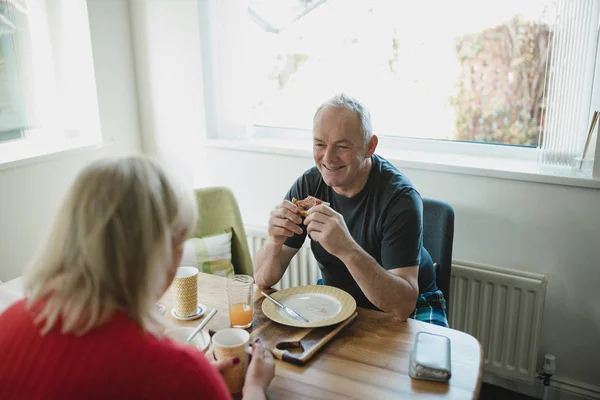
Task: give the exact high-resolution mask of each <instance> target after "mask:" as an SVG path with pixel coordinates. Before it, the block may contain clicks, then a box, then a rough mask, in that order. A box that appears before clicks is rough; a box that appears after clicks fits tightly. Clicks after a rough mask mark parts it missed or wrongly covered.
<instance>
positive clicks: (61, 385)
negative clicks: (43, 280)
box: [0, 301, 230, 400]
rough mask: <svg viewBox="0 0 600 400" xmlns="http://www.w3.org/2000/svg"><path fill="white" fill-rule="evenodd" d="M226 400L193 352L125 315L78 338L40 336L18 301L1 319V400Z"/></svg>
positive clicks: (119, 314) (216, 380)
mask: <svg viewBox="0 0 600 400" xmlns="http://www.w3.org/2000/svg"><path fill="white" fill-rule="evenodd" d="M74 398H77V399H113V398H123V399H177V400H183V399H192V398H193V399H195V400H198V399H230V395H229V393H228V391H227V387H226V386H225V382H224V381H223V379H222V377H221V376H220V375H219V373H218V372H217V371H216V370H215V369H214V368H213V367H212V366H211V365H210V363H209V362H208V360H207V359H206V358H205V357H204V355H203V354H202V353H201V352H199V351H197V350H196V349H194V348H192V347H189V346H183V345H180V344H177V343H174V342H172V341H171V340H169V339H164V340H160V339H158V338H156V337H154V336H152V335H150V334H148V333H146V332H144V331H143V330H142V328H141V327H140V326H139V325H138V324H137V323H135V322H134V321H132V320H131V319H130V318H129V317H128V316H127V315H126V314H125V313H123V312H117V313H115V314H114V315H113V316H112V317H111V319H110V320H109V321H108V322H107V323H105V324H103V325H102V326H100V327H97V328H95V329H93V330H91V331H90V332H88V333H87V334H85V335H83V336H75V335H72V334H61V333H60V332H59V330H58V329H56V328H55V329H53V330H52V331H51V332H50V333H48V334H46V335H45V336H41V335H40V333H39V329H38V328H37V327H35V326H34V324H33V318H32V316H31V314H30V313H29V312H28V311H27V310H26V308H25V302H24V301H20V302H18V303H16V304H14V305H13V306H11V307H10V308H8V309H7V310H5V312H4V313H2V314H0V399H2V400H9V399H27V400H33V399H74Z"/></svg>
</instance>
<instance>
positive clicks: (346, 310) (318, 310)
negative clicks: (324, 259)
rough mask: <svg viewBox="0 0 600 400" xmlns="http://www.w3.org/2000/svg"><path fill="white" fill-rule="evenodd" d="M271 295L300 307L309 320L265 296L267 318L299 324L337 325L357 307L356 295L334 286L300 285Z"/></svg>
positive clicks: (264, 309)
mask: <svg viewBox="0 0 600 400" xmlns="http://www.w3.org/2000/svg"><path fill="white" fill-rule="evenodd" d="M270 296H271V297H273V298H274V299H275V300H277V301H279V302H280V303H282V304H283V305H284V306H287V307H289V308H291V309H292V310H294V311H296V312H297V313H298V314H300V315H301V316H303V317H304V318H306V319H307V320H308V321H309V322H304V321H300V320H298V319H294V318H293V317H291V316H290V315H289V314H288V313H286V312H285V311H284V310H283V309H281V308H280V307H278V306H277V305H276V304H275V303H273V302H272V301H270V300H269V299H266V298H265V300H264V301H263V303H262V311H263V313H264V314H265V315H266V316H267V318H269V319H271V320H273V321H275V322H278V323H280V324H283V325H288V326H294V327H298V328H318V327H322V326H330V325H335V324H338V323H340V322H342V321H345V320H346V319H347V318H348V317H350V316H351V315H352V313H354V311H355V310H356V301H355V300H354V298H353V297H352V296H350V295H349V294H348V293H346V292H344V291H343V290H341V289H338V288H335V287H332V286H325V285H310V286H297V287H293V288H289V289H283V290H280V291H277V292H273V293H271V294H270Z"/></svg>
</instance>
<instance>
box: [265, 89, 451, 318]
mask: <svg viewBox="0 0 600 400" xmlns="http://www.w3.org/2000/svg"><path fill="white" fill-rule="evenodd" d="M377 143H378V139H377V136H375V135H374V134H373V129H372V125H371V117H370V114H369V112H368V111H367V109H366V108H365V107H364V106H363V105H362V104H361V103H360V102H359V101H357V100H356V99H354V98H351V97H349V96H346V95H343V94H341V95H338V96H335V97H333V98H332V99H330V100H329V101H327V102H325V103H324V104H322V105H321V106H320V107H319V108H318V109H317V111H316V113H315V116H314V119H313V146H314V150H313V156H314V160H315V164H316V166H315V167H313V168H311V169H310V170H308V171H306V172H305V173H304V174H303V175H302V176H301V177H299V178H298V179H297V180H296V182H295V184H294V185H293V186H292V187H291V189H290V190H289V192H288V193H287V195H286V196H285V200H284V201H283V202H282V203H281V204H279V205H278V206H277V207H276V209H275V210H273V211H272V212H271V216H270V219H269V226H268V231H269V238H268V240H267V243H266V244H265V246H264V247H263V248H262V249H261V250H260V251H259V252H258V253H257V254H256V257H255V259H254V265H255V271H254V276H255V279H256V282H257V284H258V285H259V286H261V287H269V286H272V285H274V284H276V283H277V282H279V280H280V279H281V277H282V276H283V274H284V272H285V270H286V269H287V267H288V265H289V263H290V261H291V259H292V257H294V255H295V254H296V252H297V251H298V249H299V248H300V247H301V246H302V244H303V243H304V240H305V238H306V235H307V234H308V235H309V237H310V239H311V248H312V251H313V254H314V256H315V258H316V259H317V261H318V263H319V268H320V269H321V272H322V275H323V282H324V283H325V284H326V285H331V286H335V287H338V288H340V289H343V290H345V291H346V292H348V293H350V294H351V295H352V296H353V297H354V298H355V299H356V302H357V304H358V305H359V306H361V307H367V308H373V309H380V310H382V311H385V312H389V313H391V314H393V315H394V316H395V317H396V318H397V319H399V320H401V321H405V320H406V319H407V318H409V317H413V318H416V319H419V320H424V321H427V322H431V323H435V324H438V325H444V326H447V324H448V323H447V320H446V316H445V313H444V308H445V301H444V298H443V295H442V293H441V291H439V290H437V287H436V284H435V269H434V267H433V263H432V261H431V257H430V255H429V253H428V252H427V250H425V248H424V247H423V235H422V231H423V222H422V221H423V217H422V213H423V204H422V201H421V197H420V195H419V193H418V192H417V191H416V189H415V188H414V187H413V185H412V183H411V181H410V180H409V179H408V178H407V177H406V176H405V175H404V174H402V173H401V172H400V171H399V170H398V169H396V167H394V166H393V165H392V164H391V163H389V162H388V161H386V160H385V159H384V158H382V157H380V156H378V155H376V154H375V149H376V148H377ZM309 195H311V196H314V197H317V198H319V199H321V200H323V201H325V202H328V203H329V206H327V205H325V204H322V205H318V206H315V207H312V208H310V209H309V210H308V216H307V217H306V218H304V219H302V218H301V216H300V215H299V212H300V210H299V208H298V206H296V205H295V204H293V203H292V202H291V200H292V198H297V199H304V198H306V197H307V196H309ZM424 310H427V312H424Z"/></svg>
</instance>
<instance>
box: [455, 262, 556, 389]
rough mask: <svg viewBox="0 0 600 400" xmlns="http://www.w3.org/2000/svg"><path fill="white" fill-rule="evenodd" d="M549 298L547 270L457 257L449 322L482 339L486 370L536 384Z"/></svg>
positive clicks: (480, 340) (456, 327)
mask: <svg viewBox="0 0 600 400" xmlns="http://www.w3.org/2000/svg"><path fill="white" fill-rule="evenodd" d="M545 297H546V278H545V276H543V275H539V274H533V273H528V272H523V271H517V270H511V269H506V268H500V267H493V266H488V265H481V264H473V263H467V262H463V261H455V263H453V264H452V276H451V279H450V316H449V321H450V324H451V326H452V328H454V329H457V330H460V331H463V332H467V333H469V334H471V335H473V336H475V337H476V338H477V339H478V340H479V342H480V343H481V345H482V347H483V354H484V369H485V371H486V372H492V373H494V374H496V375H499V376H502V377H506V378H511V379H517V380H522V381H526V382H529V383H533V381H534V380H535V376H536V363H537V355H538V347H539V338H540V333H541V327H542V315H543V311H544V300H545Z"/></svg>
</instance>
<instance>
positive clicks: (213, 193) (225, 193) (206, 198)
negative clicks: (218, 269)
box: [194, 187, 254, 276]
mask: <svg viewBox="0 0 600 400" xmlns="http://www.w3.org/2000/svg"><path fill="white" fill-rule="evenodd" d="M196 199H197V200H198V225H197V226H196V230H195V232H194V236H197V237H201V236H206V235H209V234H212V233H217V232H220V231H223V230H225V229H227V228H232V229H233V235H232V238H231V258H232V259H231V262H232V264H233V267H234V269H235V273H236V274H245V275H250V276H253V275H254V268H253V267H252V257H250V250H249V249H248V239H247V238H246V230H245V229H244V222H243V220H242V216H241V214H240V208H239V206H238V202H237V200H236V199H235V196H234V195H233V193H232V192H231V190H229V189H228V188H225V187H208V188H203V189H198V190H196Z"/></svg>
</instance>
